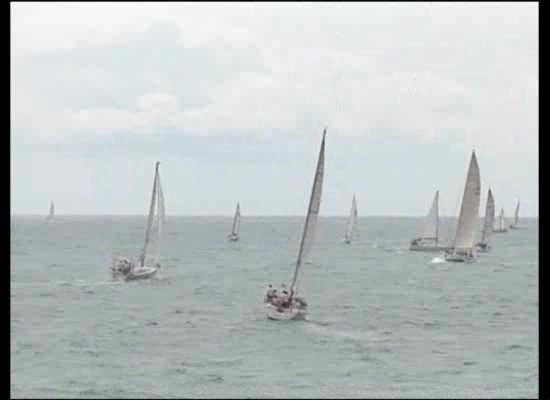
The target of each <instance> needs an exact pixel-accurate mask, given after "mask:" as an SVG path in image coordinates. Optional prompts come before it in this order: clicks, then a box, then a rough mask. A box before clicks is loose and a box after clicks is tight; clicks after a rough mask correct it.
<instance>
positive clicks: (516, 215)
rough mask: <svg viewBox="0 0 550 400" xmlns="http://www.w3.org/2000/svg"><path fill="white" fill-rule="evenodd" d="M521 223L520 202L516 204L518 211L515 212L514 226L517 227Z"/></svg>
mask: <svg viewBox="0 0 550 400" xmlns="http://www.w3.org/2000/svg"><path fill="white" fill-rule="evenodd" d="M518 223H519V200H518V203H517V204H516V210H515V211H514V226H516V225H517V224H518Z"/></svg>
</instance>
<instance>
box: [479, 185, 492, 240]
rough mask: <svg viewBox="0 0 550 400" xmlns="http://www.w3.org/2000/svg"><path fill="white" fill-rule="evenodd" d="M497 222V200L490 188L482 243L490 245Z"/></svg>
mask: <svg viewBox="0 0 550 400" xmlns="http://www.w3.org/2000/svg"><path fill="white" fill-rule="evenodd" d="M494 220H495V200H494V198H493V192H491V189H490V188H489V193H488V194H487V205H486V206H485V219H484V221H483V229H482V231H481V243H485V244H488V243H489V238H490V237H491V233H492V232H493V223H494Z"/></svg>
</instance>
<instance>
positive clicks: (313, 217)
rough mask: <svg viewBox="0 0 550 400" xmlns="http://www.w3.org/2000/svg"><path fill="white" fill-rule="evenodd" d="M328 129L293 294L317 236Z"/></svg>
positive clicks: (313, 190) (316, 173)
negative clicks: (301, 269) (316, 228)
mask: <svg viewBox="0 0 550 400" xmlns="http://www.w3.org/2000/svg"><path fill="white" fill-rule="evenodd" d="M326 134H327V130H326V128H325V130H324V131H323V141H322V142H321V149H320V150H319V158H318V160H317V168H316V170H315V176H314V178H313V187H312V189H311V197H310V199H309V206H308V209H307V216H306V222H305V224H304V230H303V233H302V240H301V241H300V250H299V252H298V259H297V260H296V269H295V270H294V277H293V278H292V285H291V289H290V293H291V294H293V293H294V292H295V291H296V282H297V279H298V273H299V271H300V267H301V266H302V265H303V263H304V259H305V257H306V256H307V253H308V252H309V249H310V248H311V245H312V243H313V238H314V236H315V225H316V224H317V217H318V216H319V209H320V207H321V194H322V192H323V175H324V170H325V136H326Z"/></svg>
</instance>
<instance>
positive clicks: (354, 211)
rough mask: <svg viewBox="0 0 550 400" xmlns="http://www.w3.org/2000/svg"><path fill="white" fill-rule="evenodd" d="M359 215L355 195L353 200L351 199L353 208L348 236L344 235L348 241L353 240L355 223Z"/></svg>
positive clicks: (347, 229) (347, 231)
mask: <svg viewBox="0 0 550 400" xmlns="http://www.w3.org/2000/svg"><path fill="white" fill-rule="evenodd" d="M357 219H358V215H357V202H356V201H355V195H353V200H352V201H351V210H350V215H349V219H348V225H347V228H346V236H345V237H344V240H345V241H346V242H348V243H350V242H351V239H352V234H353V228H354V226H355V224H356V223H357Z"/></svg>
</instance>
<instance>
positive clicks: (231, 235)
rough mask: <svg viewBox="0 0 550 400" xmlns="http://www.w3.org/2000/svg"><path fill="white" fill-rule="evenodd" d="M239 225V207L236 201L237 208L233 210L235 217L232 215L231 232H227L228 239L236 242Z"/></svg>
mask: <svg viewBox="0 0 550 400" xmlns="http://www.w3.org/2000/svg"><path fill="white" fill-rule="evenodd" d="M240 227H241V207H240V205H239V203H237V209H236V210H235V217H233V226H232V227H231V232H230V233H228V234H227V237H228V238H229V240H231V241H233V242H236V241H237V240H239V228H240Z"/></svg>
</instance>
